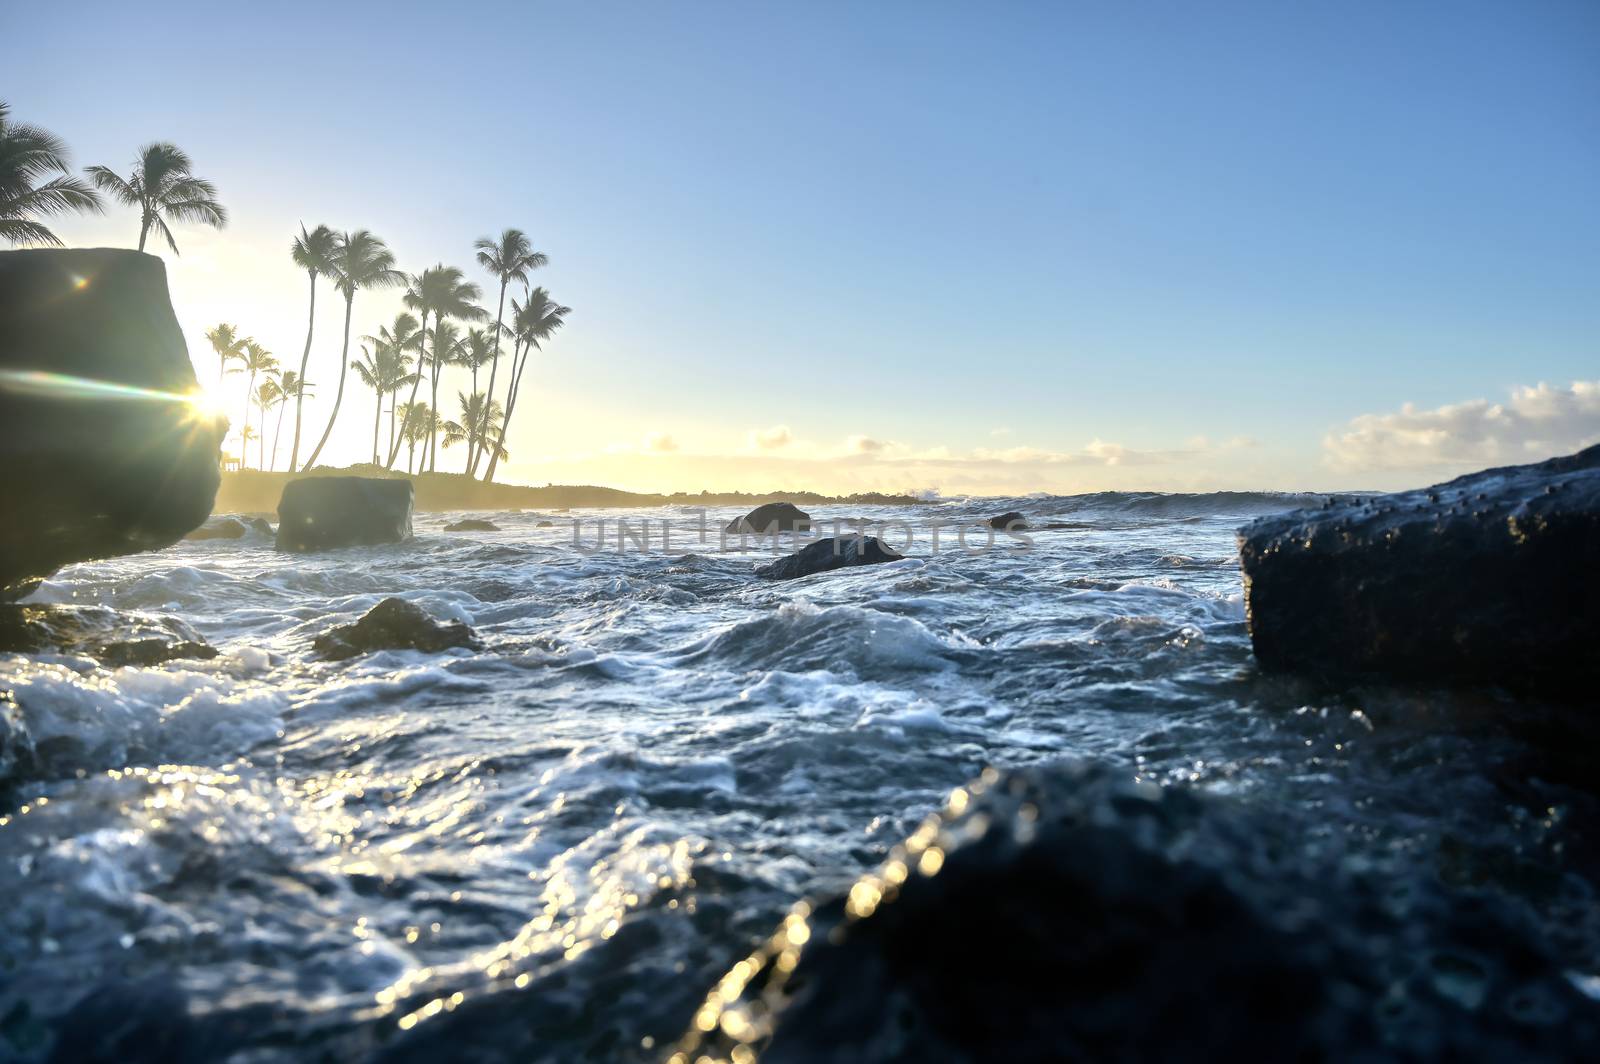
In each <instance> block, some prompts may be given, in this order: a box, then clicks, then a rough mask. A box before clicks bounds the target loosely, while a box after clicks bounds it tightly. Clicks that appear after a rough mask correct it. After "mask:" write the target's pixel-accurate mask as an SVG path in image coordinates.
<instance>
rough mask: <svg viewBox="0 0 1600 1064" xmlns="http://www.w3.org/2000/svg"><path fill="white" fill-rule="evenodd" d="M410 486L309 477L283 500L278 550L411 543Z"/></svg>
mask: <svg viewBox="0 0 1600 1064" xmlns="http://www.w3.org/2000/svg"><path fill="white" fill-rule="evenodd" d="M411 508H412V490H411V481H409V480H389V479H385V478H382V477H306V478H304V479H302V480H291V481H290V482H289V483H288V484H285V485H284V488H283V497H282V498H280V499H279V500H278V540H277V544H278V549H279V550H288V551H313V550H329V549H331V548H334V547H354V546H371V545H374V544H378V543H399V542H400V541H402V540H406V539H410V538H411Z"/></svg>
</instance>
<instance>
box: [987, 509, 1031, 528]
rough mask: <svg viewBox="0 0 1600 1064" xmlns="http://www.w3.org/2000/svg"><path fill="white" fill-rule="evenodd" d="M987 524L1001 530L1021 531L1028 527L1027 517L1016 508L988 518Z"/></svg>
mask: <svg viewBox="0 0 1600 1064" xmlns="http://www.w3.org/2000/svg"><path fill="white" fill-rule="evenodd" d="M988 525H989V527H990V528H998V529H1001V530H1003V531H1013V532H1021V531H1023V530H1025V529H1026V528H1027V527H1028V519H1027V518H1026V517H1023V516H1022V514H1020V513H1018V512H1017V511H1016V510H1008V511H1007V512H1005V513H1003V514H1000V515H999V516H997V517H991V518H989V520H988Z"/></svg>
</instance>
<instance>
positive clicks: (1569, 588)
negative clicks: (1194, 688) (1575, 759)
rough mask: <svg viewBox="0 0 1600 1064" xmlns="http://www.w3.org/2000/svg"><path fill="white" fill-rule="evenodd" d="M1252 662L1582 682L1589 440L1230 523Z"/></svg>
mask: <svg viewBox="0 0 1600 1064" xmlns="http://www.w3.org/2000/svg"><path fill="white" fill-rule="evenodd" d="M1239 555H1240V560H1241V563H1242V565H1243V568H1244V587H1245V608H1246V610H1247V613H1248V616H1249V624H1250V638H1251V641H1252V643H1253V644H1254V646H1255V653H1256V658H1257V660H1258V661H1259V662H1260V663H1261V667H1262V668H1263V669H1268V670H1298V671H1305V672H1309V673H1313V674H1317V675H1322V676H1338V677H1361V676H1380V677H1395V678H1404V679H1416V680H1422V681H1427V682H1463V681H1465V682H1495V683H1504V684H1508V685H1513V686H1530V687H1543V688H1550V689H1566V690H1585V691H1592V690H1593V687H1594V685H1595V683H1596V682H1597V681H1600V654H1597V653H1595V650H1594V648H1595V646H1596V645H1597V642H1600V610H1597V609H1596V608H1595V603H1597V602H1600V446H1597V447H1590V448H1588V449H1587V450H1585V451H1582V452H1580V453H1578V454H1575V455H1570V456H1567V457H1563V458H1553V459H1551V460H1550V461H1548V462H1541V463H1539V464H1537V465H1527V466H1509V467H1506V468H1502V469H1490V470H1487V471H1485V472H1482V473H1473V474H1470V475H1468V476H1464V477H1459V478H1457V479H1455V480H1452V481H1450V482H1448V483H1446V484H1439V485H1435V486H1434V487H1431V488H1422V489H1419V490H1416V491H1408V492H1401V493H1399V494H1394V495H1379V496H1366V497H1362V498H1337V499H1329V500H1328V501H1327V502H1326V503H1325V504H1324V505H1323V506H1322V507H1321V508H1318V509H1310V510H1296V511H1293V512H1291V513H1286V514H1281V515H1277V516H1273V517H1264V518H1261V519H1259V520H1257V521H1254V522H1252V523H1251V524H1249V525H1246V526H1245V527H1244V528H1243V529H1241V530H1240V532H1239Z"/></svg>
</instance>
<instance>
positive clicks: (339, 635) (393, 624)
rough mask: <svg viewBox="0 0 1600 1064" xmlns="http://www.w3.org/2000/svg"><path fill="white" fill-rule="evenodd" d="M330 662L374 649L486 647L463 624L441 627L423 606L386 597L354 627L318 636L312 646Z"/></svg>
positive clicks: (442, 625) (341, 627)
mask: <svg viewBox="0 0 1600 1064" xmlns="http://www.w3.org/2000/svg"><path fill="white" fill-rule="evenodd" d="M311 645H312V649H314V650H315V651H316V652H317V653H318V654H320V655H322V656H323V657H324V658H327V659H329V660H330V661H342V660H344V659H345V658H353V657H355V656H356V655H357V654H365V653H367V652H368V651H372V650H423V651H427V652H428V653H434V654H436V653H438V652H439V651H441V650H449V649H450V648H451V647H467V648H469V649H472V650H476V649H479V648H481V647H482V646H483V644H482V642H481V641H480V640H479V639H478V637H477V635H476V634H474V633H473V631H472V629H471V628H468V627H467V626H466V625H464V624H462V623H461V622H460V621H450V622H449V623H447V624H440V623H439V622H438V621H436V620H434V619H433V618H432V617H430V616H428V614H427V612H426V611H425V610H423V609H422V607H420V606H417V605H415V604H414V603H410V602H407V601H406V600H405V599H398V598H386V599H384V600H383V601H382V602H380V603H378V604H377V605H376V606H374V607H372V609H370V610H368V611H367V612H366V614H365V615H363V616H362V618H361V619H360V620H359V621H356V622H355V623H354V624H343V625H340V626H339V627H337V628H333V629H330V630H329V631H326V632H324V633H322V634H321V635H319V636H317V638H316V640H315V641H314V642H313V643H312V644H311Z"/></svg>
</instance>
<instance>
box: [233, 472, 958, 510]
mask: <svg viewBox="0 0 1600 1064" xmlns="http://www.w3.org/2000/svg"><path fill="white" fill-rule="evenodd" d="M334 476H361V477H387V478H392V479H397V480H410V481H411V483H412V486H413V488H414V489H415V491H416V508H417V510H419V511H423V512H442V511H446V510H512V509H543V510H560V509H575V508H576V509H594V508H601V507H630V508H632V507H647V506H752V507H753V506H758V505H760V504H761V503H764V502H774V501H777V500H786V501H788V502H792V503H795V504H796V505H799V506H806V505H808V504H809V505H842V504H852V505H857V506H920V505H926V504H928V500H926V499H919V498H917V497H915V496H912V495H886V494H882V493H879V492H865V493H861V494H855V495H822V494H819V493H817V492H814V491H768V492H746V491H716V492H709V491H707V492H674V493H672V494H659V493H654V492H635V491H623V490H621V489H620V488H605V487H599V486H597V485H591V484H551V485H548V486H546V487H542V488H535V487H529V486H527V485H523V484H499V483H492V484H485V483H484V482H483V481H481V480H474V479H471V478H468V477H466V476H464V475H463V474H461V473H416V474H406V473H404V472H398V471H392V470H383V469H379V468H377V467H375V466H371V465H353V466H349V467H347V468H344V469H330V468H327V467H325V466H318V467H317V468H316V469H314V470H312V471H310V472H302V473H264V472H262V471H261V470H258V469H245V470H230V471H227V472H224V473H223V474H222V486H221V487H219V488H218V489H217V500H216V502H215V504H213V506H212V512H213V513H273V512H275V511H276V510H277V508H278V498H279V496H281V495H282V494H283V486H284V485H285V484H287V483H288V482H289V481H291V480H299V479H302V478H304V477H334Z"/></svg>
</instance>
